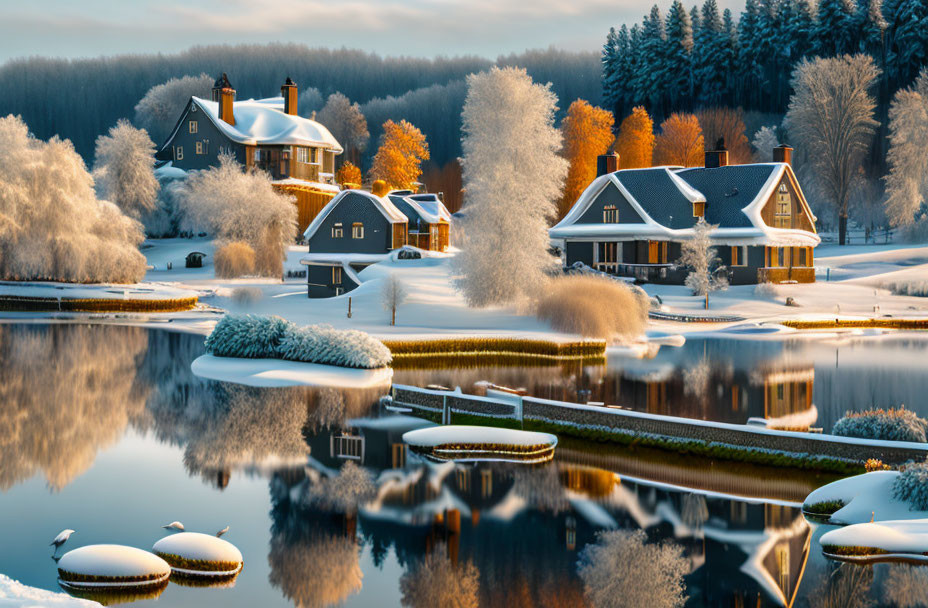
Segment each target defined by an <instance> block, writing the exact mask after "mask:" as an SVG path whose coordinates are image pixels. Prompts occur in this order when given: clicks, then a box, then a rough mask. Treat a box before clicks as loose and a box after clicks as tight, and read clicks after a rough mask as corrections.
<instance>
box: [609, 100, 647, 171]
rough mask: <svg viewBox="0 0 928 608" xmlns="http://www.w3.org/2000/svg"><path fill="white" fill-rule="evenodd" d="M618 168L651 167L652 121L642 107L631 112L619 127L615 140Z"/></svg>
mask: <svg viewBox="0 0 928 608" xmlns="http://www.w3.org/2000/svg"><path fill="white" fill-rule="evenodd" d="M615 151H616V153H618V155H619V168H621V169H641V168H643V167H650V166H651V159H652V158H653V156H654V121H653V120H651V117H650V116H648V111H647V110H645V109H644V108H643V107H642V106H638V107H636V108H634V109H633V110H632V113H631V114H629V115H628V116H626V117H625V120H623V121H622V124H621V125H620V126H619V136H618V137H616V139H615Z"/></svg>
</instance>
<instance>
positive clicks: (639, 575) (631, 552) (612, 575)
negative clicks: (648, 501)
mask: <svg viewBox="0 0 928 608" xmlns="http://www.w3.org/2000/svg"><path fill="white" fill-rule="evenodd" d="M647 540H648V537H647V535H646V534H645V533H644V532H643V531H642V530H634V531H628V530H609V531H605V532H600V533H599V534H598V535H597V540H596V542H595V543H592V544H589V545H587V546H586V548H585V549H584V550H583V551H582V552H581V553H580V558H579V560H578V562H577V571H578V574H579V575H580V579H581V580H582V581H583V592H584V595H585V596H586V599H587V601H589V603H590V605H591V606H592V608H619V607H622V606H648V607H649V608H678V607H681V606H683V604H684V602H685V601H686V596H685V595H684V593H685V591H686V587H685V585H684V583H683V577H684V576H685V575H686V574H688V564H687V561H686V559H685V558H684V557H683V549H682V548H681V547H680V546H678V545H675V544H671V543H659V544H658V543H648V542H647Z"/></svg>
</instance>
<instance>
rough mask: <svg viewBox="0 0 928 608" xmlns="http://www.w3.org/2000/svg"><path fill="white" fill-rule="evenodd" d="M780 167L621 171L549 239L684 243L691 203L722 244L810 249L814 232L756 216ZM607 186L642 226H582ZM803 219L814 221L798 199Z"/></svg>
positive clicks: (592, 191) (598, 182)
mask: <svg viewBox="0 0 928 608" xmlns="http://www.w3.org/2000/svg"><path fill="white" fill-rule="evenodd" d="M787 171H790V172H791V169H790V168H789V165H787V164H786V163H754V164H748V165H729V166H726V167H718V168H713V169H705V168H702V167H699V168H689V169H685V168H680V167H651V168H647V169H624V170H620V171H616V172H614V173H609V174H606V175H602V176H600V177H597V178H596V179H595V180H593V182H592V183H591V184H590V185H589V186H588V187H587V189H586V190H584V191H583V193H582V194H581V195H580V198H578V199H577V202H576V203H575V204H574V206H573V207H572V208H571V210H570V211H569V212H568V213H567V215H566V216H565V217H564V219H562V220H561V221H560V222H558V224H557V225H555V226H554V227H553V228H551V230H550V231H549V235H550V237H551V238H553V239H565V238H571V239H578V240H594V239H600V238H610V239H618V240H635V239H662V240H685V239H688V238H691V237H692V236H693V225H694V224H695V222H696V218H694V217H693V209H692V204H693V203H696V202H703V203H706V207H705V218H706V221H707V222H708V223H710V224H716V225H718V226H719V227H718V228H717V229H716V230H715V231H713V232H712V239H713V241H715V242H716V243H718V244H724V245H750V244H771V245H778V246H800V247H802V246H811V247H814V246H816V245H818V244H819V243H820V242H821V239H820V238H819V236H818V235H817V234H815V233H814V232H810V231H807V230H799V229H785V228H773V227H771V226H768V225H767V224H766V223H765V222H764V220H763V218H762V217H761V210H762V209H763V206H764V204H765V203H766V202H767V201H768V200H769V199H770V196H771V195H772V194H773V192H774V190H775V189H776V187H777V186H778V184H779V183H780V181H781V180H782V178H783V176H784V174H785V173H786V172H787ZM610 185H612V186H614V187H615V188H617V189H618V191H619V192H620V193H621V194H622V197H623V198H624V199H625V200H626V201H627V202H628V204H629V205H630V206H631V207H632V208H633V209H634V210H635V212H636V213H637V214H638V215H639V216H640V217H641V220H642V222H643V223H616V224H607V223H582V222H581V219H582V217H583V215H584V214H585V213H586V212H587V210H588V209H589V208H590V206H591V205H592V204H593V203H594V201H596V199H597V198H598V197H599V195H600V194H601V193H602V192H603V191H604V190H605V189H606V188H607V187H609V186H610ZM799 198H800V204H802V205H803V208H804V209H805V211H806V213H807V214H808V216H809V217H810V218H811V219H812V220H814V218H815V216H814V215H813V214H812V212H811V210H810V209H809V208H808V206H807V205H806V202H805V199H804V198H803V197H802V196H800V197H799Z"/></svg>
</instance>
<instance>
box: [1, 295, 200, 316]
mask: <svg viewBox="0 0 928 608" xmlns="http://www.w3.org/2000/svg"><path fill="white" fill-rule="evenodd" d="M196 305H197V298H196V296H191V297H187V298H167V299H132V298H129V299H123V298H61V299H59V298H36V297H27V296H0V310H3V311H11V312H183V311H185V310H190V309H192V308H193V307H194V306H196Z"/></svg>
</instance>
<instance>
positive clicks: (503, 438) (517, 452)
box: [403, 425, 557, 462]
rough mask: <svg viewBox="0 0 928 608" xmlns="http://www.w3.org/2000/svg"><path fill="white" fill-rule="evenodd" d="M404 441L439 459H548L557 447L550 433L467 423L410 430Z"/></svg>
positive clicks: (413, 448)
mask: <svg viewBox="0 0 928 608" xmlns="http://www.w3.org/2000/svg"><path fill="white" fill-rule="evenodd" d="M403 441H404V442H405V443H407V444H409V447H410V448H411V449H412V450H413V451H415V452H418V453H421V454H424V455H425V456H428V457H430V458H433V459H436V460H512V461H519V462H546V461H548V460H551V459H552V458H554V448H555V446H557V437H555V436H554V435H551V434H549V433H537V432H534V431H520V430H515V429H503V428H497V427H486V426H464V425H448V426H433V427H428V428H424V429H417V430H414V431H408V432H406V433H404V434H403Z"/></svg>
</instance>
